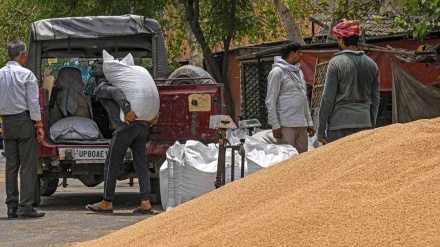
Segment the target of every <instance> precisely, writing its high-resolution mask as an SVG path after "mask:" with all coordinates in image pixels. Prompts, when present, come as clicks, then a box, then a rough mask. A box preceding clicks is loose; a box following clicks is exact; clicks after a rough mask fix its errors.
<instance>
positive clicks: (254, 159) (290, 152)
mask: <svg viewBox="0 0 440 247" xmlns="http://www.w3.org/2000/svg"><path fill="white" fill-rule="evenodd" d="M244 148H245V150H246V166H245V175H250V174H252V173H254V172H257V171H259V170H261V169H263V168H266V167H269V166H271V165H274V164H277V163H279V162H281V161H283V160H286V159H288V158H290V157H292V156H294V155H298V151H296V149H295V148H294V147H292V145H277V144H265V143H263V142H261V141H258V140H257V139H254V138H252V137H249V136H248V137H247V138H246V141H245V143H244Z"/></svg>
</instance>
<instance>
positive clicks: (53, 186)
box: [40, 177, 60, 196]
mask: <svg viewBox="0 0 440 247" xmlns="http://www.w3.org/2000/svg"><path fill="white" fill-rule="evenodd" d="M59 181H60V179H59V178H50V177H49V178H47V177H42V178H40V195H41V196H51V195H53V194H54V193H55V191H57V188H58V184H59Z"/></svg>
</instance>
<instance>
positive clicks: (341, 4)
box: [318, 0, 381, 20]
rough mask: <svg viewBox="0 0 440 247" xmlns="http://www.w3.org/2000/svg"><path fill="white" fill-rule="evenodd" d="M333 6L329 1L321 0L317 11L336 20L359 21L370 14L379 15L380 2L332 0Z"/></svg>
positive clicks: (372, 0) (371, 0) (375, 0)
mask: <svg viewBox="0 0 440 247" xmlns="http://www.w3.org/2000/svg"><path fill="white" fill-rule="evenodd" d="M333 2H334V6H332V5H331V2H330V0H322V1H320V2H319V4H318V6H319V7H318V9H319V11H320V12H322V13H326V14H330V15H332V16H333V17H334V18H336V19H358V20H361V19H363V18H364V17H365V16H367V15H369V14H371V13H379V10H380V7H381V1H378V0H367V1H356V0H354V1H348V0H334V1H333Z"/></svg>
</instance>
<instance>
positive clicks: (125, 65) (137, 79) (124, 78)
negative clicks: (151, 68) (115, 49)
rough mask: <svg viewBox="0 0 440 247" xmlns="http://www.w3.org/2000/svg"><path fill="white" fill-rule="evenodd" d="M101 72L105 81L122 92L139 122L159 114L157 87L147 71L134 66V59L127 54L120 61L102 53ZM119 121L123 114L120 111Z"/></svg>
mask: <svg viewBox="0 0 440 247" xmlns="http://www.w3.org/2000/svg"><path fill="white" fill-rule="evenodd" d="M103 59H104V63H103V67H102V68H103V71H104V75H105V76H106V78H107V80H108V81H109V82H110V83H111V84H112V85H114V86H116V87H118V88H120V89H121V90H122V92H124V94H125V97H126V98H127V100H128V101H129V102H130V105H131V109H132V111H133V112H134V113H136V115H137V117H138V119H139V120H146V121H149V120H151V119H153V118H154V117H155V116H156V114H157V113H158V112H159V108H160V100H159V92H158V91H157V86H156V84H155V83H154V80H153V78H152V77H151V75H150V73H149V72H148V70H147V69H145V68H144V67H141V66H137V65H134V59H133V56H132V55H131V54H128V55H127V56H126V57H125V58H124V59H122V60H121V61H118V60H115V59H114V57H113V56H112V55H110V54H108V53H107V52H106V51H105V50H104V51H103ZM120 117H121V120H122V121H124V113H123V112H122V110H121V115H120Z"/></svg>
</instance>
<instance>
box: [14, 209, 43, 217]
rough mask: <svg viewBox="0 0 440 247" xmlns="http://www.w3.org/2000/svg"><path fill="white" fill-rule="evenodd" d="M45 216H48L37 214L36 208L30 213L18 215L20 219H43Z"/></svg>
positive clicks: (41, 213)
mask: <svg viewBox="0 0 440 247" xmlns="http://www.w3.org/2000/svg"><path fill="white" fill-rule="evenodd" d="M44 215H46V213H44V212H37V210H35V208H32V210H31V211H29V212H25V213H21V212H20V213H19V214H18V217H20V218H39V217H43V216H44Z"/></svg>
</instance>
